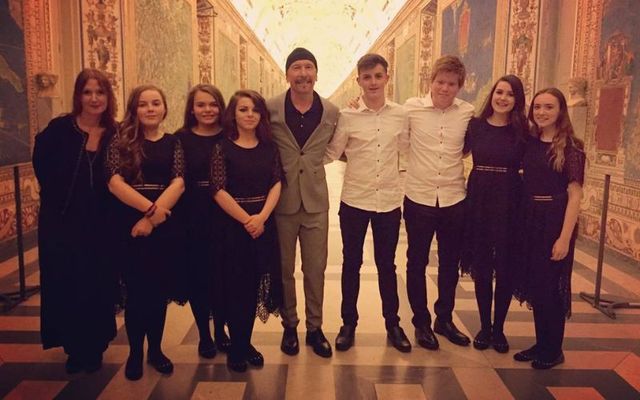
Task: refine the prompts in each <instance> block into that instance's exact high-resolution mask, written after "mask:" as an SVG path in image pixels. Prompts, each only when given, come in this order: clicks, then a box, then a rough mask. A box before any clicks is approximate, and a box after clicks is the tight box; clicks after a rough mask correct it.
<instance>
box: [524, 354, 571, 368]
mask: <svg viewBox="0 0 640 400" xmlns="http://www.w3.org/2000/svg"><path fill="white" fill-rule="evenodd" d="M563 362H564V354H563V353H562V352H560V355H559V356H558V357H556V358H554V359H552V360H541V359H536V360H533V362H532V363H531V366H532V367H533V368H535V369H549V368H553V367H555V366H556V365H559V364H562V363H563Z"/></svg>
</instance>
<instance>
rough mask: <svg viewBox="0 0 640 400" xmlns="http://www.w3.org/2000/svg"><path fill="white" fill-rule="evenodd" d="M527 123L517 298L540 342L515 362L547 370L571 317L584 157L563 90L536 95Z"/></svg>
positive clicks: (556, 360)
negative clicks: (529, 131) (524, 306)
mask: <svg viewBox="0 0 640 400" xmlns="http://www.w3.org/2000/svg"><path fill="white" fill-rule="evenodd" d="M529 120H530V121H531V123H532V124H533V129H532V137H530V138H529V140H528V141H527V145H526V151H525V154H524V158H523V167H524V199H525V200H524V204H523V207H524V208H523V209H524V220H523V221H522V228H523V231H522V232H523V239H522V258H521V259H522V261H521V262H522V264H521V266H522V273H521V274H519V278H520V282H519V285H518V286H517V288H516V291H515V296H516V298H517V299H519V300H520V301H521V302H526V303H527V305H529V306H530V307H531V308H533V319H534V323H535V329H536V343H535V345H533V346H532V347H530V348H528V349H526V350H523V351H520V352H518V353H516V354H515V355H514V359H515V360H517V361H532V367H533V368H536V369H548V368H552V367H554V366H556V365H558V364H560V363H562V362H564V355H563V353H562V340H563V337H564V326H565V319H566V318H568V317H569V316H570V315H571V271H572V267H573V254H574V249H575V240H576V236H577V221H578V213H579V210H580V200H581V199H582V185H583V183H584V167H585V154H584V151H583V150H582V149H583V143H582V141H581V140H580V139H578V138H577V137H576V136H575V134H574V131H573V127H572V125H571V121H570V119H569V114H568V110H567V101H566V100H565V97H564V95H563V94H562V92H560V90H558V89H556V88H548V89H543V90H541V91H539V92H538V93H536V95H535V96H534V97H533V101H532V102H531V107H530V108H529Z"/></svg>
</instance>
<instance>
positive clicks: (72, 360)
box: [64, 356, 83, 374]
mask: <svg viewBox="0 0 640 400" xmlns="http://www.w3.org/2000/svg"><path fill="white" fill-rule="evenodd" d="M82 369H83V365H82V362H80V358H79V357H76V356H69V357H67V362H65V363H64V370H65V371H67V374H77V373H78V372H80V371H82Z"/></svg>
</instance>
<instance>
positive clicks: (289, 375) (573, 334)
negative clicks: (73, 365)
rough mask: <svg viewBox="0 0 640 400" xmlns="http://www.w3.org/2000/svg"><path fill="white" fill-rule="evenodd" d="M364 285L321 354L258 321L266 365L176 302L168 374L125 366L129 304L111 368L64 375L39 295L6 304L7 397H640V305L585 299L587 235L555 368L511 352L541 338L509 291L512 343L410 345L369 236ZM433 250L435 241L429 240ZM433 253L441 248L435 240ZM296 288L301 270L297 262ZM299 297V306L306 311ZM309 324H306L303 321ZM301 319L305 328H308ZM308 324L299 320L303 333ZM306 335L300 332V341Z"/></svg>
mask: <svg viewBox="0 0 640 400" xmlns="http://www.w3.org/2000/svg"><path fill="white" fill-rule="evenodd" d="M343 168H344V164H342V163H334V164H333V165H329V166H327V175H328V180H329V185H330V191H331V202H332V208H331V211H330V229H329V262H328V264H329V265H328V267H327V273H326V286H325V304H324V315H325V322H324V331H325V333H326V335H327V337H328V338H329V340H330V341H331V342H333V340H334V338H335V336H336V334H337V332H338V329H339V327H340V325H341V321H340V299H341V295H340V268H341V267H340V265H341V262H342V260H341V258H342V257H341V241H340V232H339V223H338V216H337V205H338V202H339V195H340V185H341V177H342V172H343ZM405 250H406V235H405V234H404V228H401V237H400V243H399V245H398V251H397V256H396V261H397V265H398V266H399V268H398V282H399V294H400V317H401V325H402V326H403V327H404V328H405V331H406V332H407V334H408V335H409V337H410V339H412V340H413V329H412V328H411V324H410V320H411V312H410V308H409V304H408V301H407V296H406V291H405V277H406V276H405V273H404V271H403V269H404V265H405V263H406V260H405ZM364 251H365V257H364V266H363V269H362V284H361V290H360V301H359V313H360V321H359V325H358V330H357V336H356V345H355V346H354V347H353V348H352V349H351V350H349V351H348V352H343V353H340V352H335V353H334V356H333V357H332V358H331V359H323V358H320V357H318V356H316V355H315V354H313V352H312V350H311V349H310V348H309V347H304V346H303V347H302V348H301V351H300V354H299V355H297V356H294V357H290V356H287V355H285V354H283V353H282V352H281V351H280V349H279V344H280V338H281V333H282V329H281V326H280V321H279V320H278V319H275V318H271V319H270V320H269V321H268V322H267V323H266V324H262V323H261V322H259V321H258V322H256V327H255V333H254V336H253V338H254V339H253V343H254V344H255V346H256V347H257V348H258V349H259V350H261V351H262V352H263V354H264V356H265V359H266V365H265V366H264V368H262V369H259V370H258V369H252V370H249V371H248V372H247V373H244V374H238V373H232V372H229V371H228V370H227V368H226V366H225V356H224V355H220V354H219V355H217V356H216V357H215V358H214V359H212V360H204V359H201V358H199V357H198V356H197V344H198V335H197V330H196V327H195V325H194V323H193V318H192V316H191V311H190V309H189V308H188V306H186V307H180V306H176V305H171V306H170V308H169V312H168V318H167V326H166V329H165V336H164V350H165V353H166V354H167V355H168V356H169V357H170V358H171V359H172V360H173V362H174V363H175V371H174V373H173V374H172V375H170V376H162V375H160V374H159V373H157V372H156V371H155V370H152V369H151V368H148V367H147V366H145V373H144V377H143V378H142V379H141V380H140V381H137V382H129V381H127V380H126V379H125V377H124V362H125V360H126V357H127V352H128V347H127V339H126V333H125V330H124V326H123V318H122V316H121V315H120V316H118V318H117V321H118V328H119V330H118V336H117V338H116V339H115V341H114V342H113V343H112V344H111V346H110V347H109V349H108V351H107V352H106V353H105V359H104V366H103V368H102V369H101V370H100V371H98V372H96V373H94V374H90V375H88V374H85V373H80V374H76V375H67V374H66V373H65V371H64V362H65V360H66V357H65V355H64V353H63V352H62V351H61V350H59V349H55V350H49V351H43V350H42V348H41V345H40V344H39V331H38V330H39V305H40V299H39V296H38V295H35V296H33V297H31V298H29V299H28V300H27V301H25V302H24V303H22V304H21V305H19V306H18V307H16V308H14V309H13V310H11V311H10V312H8V313H3V314H2V313H0V398H6V399H49V398H61V399H85V398H87V399H88V398H100V399H119V400H120V399H145V398H149V399H188V398H193V399H201V398H202V399H225V400H226V399H228V400H233V399H304V400H316V399H317V400H329V399H340V400H354V399H380V400H386V399H416V400H417V399H429V400H434V399H465V398H466V399H536V400H538V399H562V400H565V399H580V400H587V399H615V400H623V399H640V394H639V392H640V310H639V309H636V310H629V309H627V310H619V311H618V313H617V318H616V319H609V318H608V317H606V316H604V315H603V314H601V313H600V312H599V311H598V310H596V309H594V308H593V307H592V306H591V305H590V304H588V303H586V302H584V301H582V300H581V299H580V297H579V296H578V294H577V293H579V292H580V291H586V292H592V291H593V286H594V285H593V281H594V276H595V269H596V267H595V265H596V258H595V254H596V253H595V248H594V246H593V245H591V244H589V243H582V242H581V243H579V248H578V250H577V252H576V263H575V266H574V275H573V290H574V295H573V312H574V314H573V317H572V318H571V320H570V321H569V322H568V324H567V328H566V338H565V342H564V350H565V356H566V362H565V363H564V364H563V365H561V366H559V367H557V368H555V369H553V370H548V371H536V370H533V369H531V368H530V367H529V365H528V364H522V363H517V362H515V361H513V359H512V355H513V353H514V352H516V351H518V350H519V349H523V348H526V347H529V346H530V345H531V344H532V343H533V340H534V338H533V332H534V330H533V322H532V315H531V312H530V311H528V310H527V309H526V307H522V306H520V305H519V304H518V303H517V302H515V301H514V302H513V304H512V306H511V311H510V313H509V316H508V321H507V323H506V326H505V330H506V332H505V333H506V335H507V337H508V338H509V341H510V344H511V349H512V350H511V351H510V353H509V354H498V353H496V352H495V351H493V350H485V351H478V350H475V349H473V348H471V347H465V348H463V347H458V346H455V345H453V344H451V343H449V342H448V341H447V340H446V339H444V338H442V337H440V350H438V351H429V350H425V349H423V348H420V347H415V346H414V348H413V351H412V352H411V353H408V354H403V353H399V352H398V351H396V350H395V349H394V348H393V347H390V345H388V344H387V341H386V335H385V330H384V322H383V319H382V316H381V302H380V297H379V294H378V285H377V277H376V270H375V266H374V262H373V245H372V241H371V237H370V236H368V238H367V241H366V243H365V250H364ZM432 252H433V249H432ZM431 258H432V259H433V260H435V259H436V255H435V252H433V254H432V257H431ZM26 261H27V265H28V268H27V283H28V284H37V282H38V269H37V254H36V252H35V250H33V249H32V250H30V251H28V252H27V254H26ZM15 265H16V260H15V259H11V260H7V261H5V262H3V263H0V292H2V291H6V290H9V289H10V288H8V287H7V286H8V285H10V284H12V283H13V282H16V281H17V273H16V272H15ZM604 276H605V279H604V281H603V293H612V294H617V295H624V296H629V297H635V298H640V269H638V266H637V265H632V264H631V263H629V262H628V261H625V260H622V259H618V258H617V257H615V256H611V257H608V258H607V259H606V264H605V274H604ZM296 277H297V280H298V293H299V296H300V297H299V298H302V276H301V274H300V273H299V272H298V273H297V274H296ZM436 279H437V274H436V269H435V268H433V267H430V268H428V279H427V281H428V291H429V293H430V298H429V301H430V307H432V305H433V300H434V298H435V297H436V296H435V294H436V292H437V288H436V285H435V282H436ZM303 309H304V308H303V306H302V303H300V304H299V313H300V315H303ZM454 321H455V323H456V324H457V326H458V327H459V328H460V329H461V330H463V331H464V332H465V333H467V334H468V335H471V336H473V334H475V333H476V332H477V330H478V328H479V321H478V316H477V307H476V303H475V298H474V293H473V283H472V281H471V280H470V279H469V278H468V277H464V278H462V279H461V280H460V284H459V287H458V289H457V301H456V310H455V314H454ZM301 326H303V324H301ZM302 329H303V328H302ZM303 335H304V331H303V330H302V331H299V336H300V338H301V339H303V338H304V336H303ZM302 343H304V342H302Z"/></svg>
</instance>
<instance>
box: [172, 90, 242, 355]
mask: <svg viewBox="0 0 640 400" xmlns="http://www.w3.org/2000/svg"><path fill="white" fill-rule="evenodd" d="M224 110H225V104H224V99H223V98H222V93H220V90H218V88H216V87H215V86H212V85H209V84H199V85H196V86H194V87H193V88H192V89H191V90H190V91H189V94H188V96H187V104H186V106H185V109H184V125H183V126H182V128H180V130H178V132H177V133H176V136H178V138H180V141H181V142H182V146H183V148H184V157H185V163H186V167H187V168H186V176H185V181H186V192H185V195H184V203H185V204H184V205H185V210H186V213H187V215H186V218H187V255H186V258H187V266H188V268H187V270H186V271H185V272H186V274H187V275H188V295H189V304H190V305H191V311H192V312H193V316H194V318H195V320H196V326H197V327H198V333H199V334H200V342H199V343H198V354H200V356H201V357H204V358H213V357H215V355H216V348H217V349H218V350H221V351H225V352H226V351H228V349H229V347H230V346H231V342H230V341H229V337H228V336H227V334H226V333H225V331H224V325H225V314H224V308H223V307H222V306H221V300H220V298H219V297H220V296H219V294H220V293H221V291H222V288H221V282H220V281H219V280H217V279H216V275H217V274H216V270H217V268H218V266H217V263H216V260H217V258H216V256H215V254H216V253H217V252H219V251H220V250H221V249H219V247H218V244H219V242H220V238H221V237H222V235H223V234H224V232H222V231H221V229H220V218H221V216H222V215H221V213H222V211H221V210H220V207H219V206H218V205H217V204H216V202H215V201H213V200H212V199H211V195H210V191H209V172H210V161H211V152H212V151H213V147H214V146H215V145H216V144H217V143H219V142H220V140H221V139H222V138H223V137H224V135H221V134H220V133H221V132H222V115H223V114H224ZM211 317H213V327H214V338H215V342H214V341H213V340H212V338H211V330H210V328H209V319H210V318H211Z"/></svg>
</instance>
